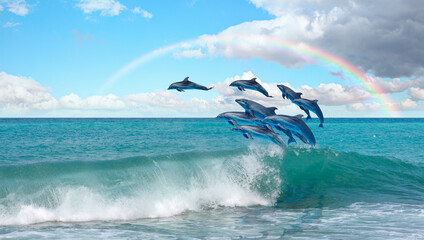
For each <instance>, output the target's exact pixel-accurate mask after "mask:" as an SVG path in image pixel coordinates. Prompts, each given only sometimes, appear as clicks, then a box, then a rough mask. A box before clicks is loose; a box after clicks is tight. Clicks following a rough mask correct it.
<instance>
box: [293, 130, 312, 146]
mask: <svg viewBox="0 0 424 240" xmlns="http://www.w3.org/2000/svg"><path fill="white" fill-rule="evenodd" d="M292 133H293V134H294V135H296V137H298V138H299V139H300V140H302V142H304V143H306V144H309V142H308V140H307V139H306V138H305V136H303V135H302V134H300V133H298V132H292Z"/></svg>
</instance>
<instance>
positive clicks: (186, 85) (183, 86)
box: [168, 77, 213, 92]
mask: <svg viewBox="0 0 424 240" xmlns="http://www.w3.org/2000/svg"><path fill="white" fill-rule="evenodd" d="M212 88H213V87H210V88H208V87H205V86H202V85H200V84H197V83H194V82H192V81H189V80H188V77H186V78H184V80H182V81H181V82H174V83H172V84H171V85H169V87H168V90H171V89H176V90H177V91H178V92H184V90H189V89H197V90H205V91H208V90H211V89H212Z"/></svg>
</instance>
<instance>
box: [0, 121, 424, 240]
mask: <svg viewBox="0 0 424 240" xmlns="http://www.w3.org/2000/svg"><path fill="white" fill-rule="evenodd" d="M307 124H308V125H309V126H310V128H311V130H312V131H313V132H314V134H315V137H316V140H317V146H316V147H314V148H311V147H309V146H307V145H305V144H302V143H300V141H298V143H297V144H291V145H290V146H289V147H287V148H281V147H279V146H277V145H275V144H273V143H272V142H269V141H266V140H262V139H254V140H250V139H245V138H244V137H243V136H242V135H241V134H240V133H237V132H233V131H230V129H231V126H230V125H229V124H228V123H227V122H225V121H219V120H216V119H0V238H1V239H3V238H13V239H15V238H16V239H58V238H63V239H176V238H179V239H181V238H182V239H222V238H223V239H385V240H387V239H424V119H335V118H333V119H331V118H328V119H326V121H325V123H324V128H318V121H317V119H312V120H308V121H307ZM282 137H283V139H285V141H287V138H286V137H284V136H282Z"/></svg>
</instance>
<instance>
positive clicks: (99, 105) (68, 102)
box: [59, 93, 136, 110]
mask: <svg viewBox="0 0 424 240" xmlns="http://www.w3.org/2000/svg"><path fill="white" fill-rule="evenodd" d="M59 104H60V107H62V108H64V109H85V110H125V109H130V108H134V107H136V105H135V104H133V103H130V102H127V101H125V100H124V99H122V98H120V97H118V96H115V95H113V94H109V95H106V96H90V97H87V98H86V99H82V98H81V97H79V96H78V95H76V94H74V93H71V94H70V95H67V96H64V97H61V98H60V99H59Z"/></svg>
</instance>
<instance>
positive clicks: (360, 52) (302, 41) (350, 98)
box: [0, 0, 424, 117]
mask: <svg viewBox="0 0 424 240" xmlns="http://www.w3.org/2000/svg"><path fill="white" fill-rule="evenodd" d="M423 10H424V5H423V4H422V2H421V0H392V1H385V0H375V1H366V0H349V1H338V0H321V1H314V0H302V1H301V0H232V1H226V0H215V1H206V0H181V1H177V0H163V1H157V0H146V1H142V0H139V1H135V0H133V1H129V0H128V1H127V0H57V1H39V0H34V1H32V0H0V117H215V116H216V115H218V114H219V113H221V112H224V111H242V110H243V109H242V108H241V107H240V106H239V105H238V104H237V103H235V101H234V100H235V99H236V98H241V97H244V98H248V99H251V100H254V101H257V102H259V103H261V104H263V105H265V106H267V107H271V106H274V107H277V108H278V110H277V113H278V114H288V115H297V114H302V111H301V110H300V109H299V108H298V107H297V106H296V105H294V104H292V103H291V102H290V101H289V100H286V99H283V98H282V97H281V92H280V91H279V89H278V88H277V87H276V85H277V84H285V85H287V86H290V87H292V88H293V89H294V90H296V91H300V92H302V93H303V95H302V97H304V98H308V99H317V100H318V103H319V104H320V107H321V109H322V111H323V113H324V116H326V117H424V111H423V110H424V103H423V102H424V76H423V74H424V41H422V39H424V14H422V12H423ZM311 49H312V50H311ZM325 56H327V57H325ZM329 56H330V57H329ZM336 60H338V61H339V63H340V62H343V63H344V64H338V63H337V61H336ZM346 66H351V68H350V69H349V68H347V67H346ZM352 69H353V70H352ZM355 71H357V72H356V73H359V75H358V74H356V75H355V74H354V73H355ZM187 76H189V77H190V78H189V79H190V80H191V81H193V82H196V83H199V84H202V85H205V86H213V87H214V88H213V90H211V91H185V92H177V91H175V90H172V91H171V90H167V88H168V86H169V85H170V84H171V83H173V82H177V81H181V80H183V79H184V78H185V77H187ZM253 77H256V78H257V79H258V81H259V82H260V83H261V84H262V85H263V86H264V87H265V88H266V89H267V90H268V92H269V93H270V95H272V96H274V97H273V98H266V97H264V96H263V95H261V94H260V93H258V92H254V91H250V90H247V91H246V92H240V91H239V90H238V89H236V88H233V87H229V86H228V85H229V84H230V83H231V82H232V81H234V80H238V79H251V78H253Z"/></svg>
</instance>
